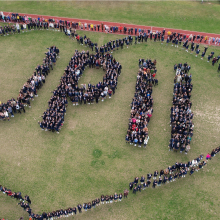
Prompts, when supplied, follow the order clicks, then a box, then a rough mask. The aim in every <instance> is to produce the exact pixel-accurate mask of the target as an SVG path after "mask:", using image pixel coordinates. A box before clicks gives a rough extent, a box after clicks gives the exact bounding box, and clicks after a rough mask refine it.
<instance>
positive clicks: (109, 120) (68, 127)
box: [0, 31, 220, 219]
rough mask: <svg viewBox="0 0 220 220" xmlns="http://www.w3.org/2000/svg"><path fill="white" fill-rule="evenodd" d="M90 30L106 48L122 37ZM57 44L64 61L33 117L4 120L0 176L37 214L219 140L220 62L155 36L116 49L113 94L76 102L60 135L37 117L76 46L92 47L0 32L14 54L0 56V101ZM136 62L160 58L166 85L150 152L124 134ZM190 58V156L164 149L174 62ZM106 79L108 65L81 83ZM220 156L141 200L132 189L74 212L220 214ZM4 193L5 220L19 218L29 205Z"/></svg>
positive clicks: (157, 93)
mask: <svg viewBox="0 0 220 220" xmlns="http://www.w3.org/2000/svg"><path fill="white" fill-rule="evenodd" d="M79 33H81V34H82V33H83V32H79ZM83 34H84V33H83ZM86 34H87V35H88V36H89V37H90V38H91V39H92V40H93V42H98V43H99V45H100V44H102V43H104V42H107V40H109V39H115V38H117V37H119V36H117V35H106V34H97V33H88V32H86ZM50 45H56V46H58V47H59V48H60V56H61V58H60V59H58V61H57V65H56V67H55V70H54V71H52V72H51V73H50V74H49V76H48V77H47V79H46V80H47V81H46V84H45V86H44V87H43V88H42V89H41V90H40V91H39V97H38V98H35V100H34V102H32V108H31V109H28V110H27V112H26V114H22V115H21V116H17V115H16V116H15V118H14V119H12V120H11V121H10V122H7V121H6V122H3V121H1V132H0V142H1V154H0V167H1V173H0V182H1V184H2V185H5V186H6V187H8V188H11V189H12V190H14V191H21V192H22V194H23V195H25V194H28V195H29V196H30V198H31V200H32V203H33V205H32V209H33V211H34V212H37V213H40V212H43V211H52V210H55V209H59V208H66V207H69V206H75V205H77V204H78V203H83V202H89V201H91V200H92V199H94V198H96V197H99V196H100V195H101V194H113V193H114V192H118V193H119V192H122V191H123V190H124V189H125V188H127V187H128V183H129V182H130V181H132V180H133V178H134V177H135V176H141V175H143V174H144V175H145V176H146V174H147V173H148V172H153V171H154V170H155V169H158V170H159V169H161V168H166V167H167V166H168V165H171V164H173V163H175V162H176V161H188V160H190V159H193V158H194V157H196V156H197V155H198V154H200V153H207V152H210V151H211V150H212V148H214V147H217V146H218V144H219V142H220V137H219V128H220V127H219V122H220V121H219V120H220V118H219V110H220V108H219V103H218V102H217V100H218V99H219V94H220V89H219V88H220V79H219V75H218V74H217V72H216V70H217V67H216V66H215V67H214V68H213V67H212V66H211V64H210V63H207V62H206V61H205V60H204V61H202V60H201V59H199V58H196V57H195V56H193V55H190V54H188V53H186V52H185V51H183V50H182V49H181V48H178V49H177V48H173V47H171V46H165V45H161V44H160V43H154V42H149V43H147V44H146V43H143V44H140V45H133V46H131V47H129V49H127V48H124V49H123V50H119V51H118V52H116V53H114V54H113V55H114V57H115V58H116V60H117V61H119V62H121V64H122V66H123V69H122V74H121V76H120V77H119V82H118V89H117V91H116V94H115V95H114V97H113V98H112V99H110V100H106V101H105V102H104V103H99V104H98V105H92V106H88V105H82V106H74V107H73V106H72V105H71V104H70V105H69V106H68V108H67V115H66V118H65V123H64V126H63V128H62V130H61V132H60V134H59V135H58V134H54V133H52V132H44V131H41V129H40V128H39V125H38V124H37V121H38V120H40V119H41V118H40V116H41V115H42V113H43V112H44V111H45V109H46V108H47V102H48V100H49V99H50V96H51V93H50V91H52V90H53V89H54V88H56V86H57V85H58V82H59V79H60V77H61V75H62V74H63V70H64V69H65V67H66V66H67V65H68V62H69V60H70V58H71V56H72V55H73V53H74V51H75V49H78V50H82V49H84V50H85V47H83V46H79V45H78V44H76V42H75V41H72V40H70V39H69V38H68V37H66V36H64V34H63V33H58V32H51V31H34V32H31V33H24V34H21V35H15V36H9V37H2V38H1V42H0V48H1V49H2V51H11V52H10V54H11V56H10V55H8V53H1V54H0V66H1V70H0V76H1V86H0V94H1V97H0V100H1V101H6V100H7V99H9V98H11V96H14V97H16V96H17V94H18V91H19V89H20V88H21V87H22V85H23V83H24V82H25V80H26V79H27V78H28V77H29V76H30V75H31V74H32V72H33V70H34V68H35V66H36V65H37V64H39V63H41V61H42V59H43V57H44V52H45V50H46V48H47V47H48V46H50ZM211 50H215V52H216V53H220V50H219V48H214V49H213V48H212V49H209V52H210V51H211ZM139 58H152V59H154V58H155V59H157V69H158V74H157V76H158V79H159V85H158V86H157V87H155V88H154V90H153V98H154V113H153V117H152V120H151V121H150V124H149V132H150V133H149V134H150V141H149V145H148V147H147V149H146V150H145V149H140V148H136V147H133V146H130V145H126V144H125V140H124V137H125V134H126V130H127V126H128V118H129V115H130V107H129V104H130V102H131V99H132V97H133V93H134V88H135V83H136V73H137V71H138V59H139ZM185 61H187V62H188V63H190V64H191V66H192V71H191V72H192V75H193V84H194V88H193V91H192V103H193V107H192V108H193V111H194V114H195V119H194V124H195V132H194V136H193V141H192V145H191V148H192V150H191V151H190V153H189V154H188V155H182V154H180V153H178V154H174V153H170V152H168V148H167V146H168V142H169V137H170V126H169V111H170V110H169V109H170V106H171V100H172V90H173V78H174V73H173V65H174V63H179V62H185ZM101 79H102V72H101V70H96V69H94V70H88V69H87V70H86V71H85V73H84V76H83V77H82V78H81V79H80V83H88V81H91V82H94V83H95V82H98V81H99V80H101ZM5 84H7V85H5ZM219 162H220V159H219V156H217V157H216V158H214V160H213V161H211V162H209V164H208V166H207V167H206V168H204V170H203V171H201V172H199V173H198V174H197V173H196V174H195V175H194V176H192V177H186V178H184V179H181V180H179V181H177V182H175V183H172V184H169V185H166V186H162V187H160V188H157V189H155V190H153V189H147V190H146V191H144V192H142V193H138V194H137V195H136V196H134V195H132V194H131V193H130V194H129V198H128V199H127V200H126V201H123V202H121V203H117V204H111V205H105V206H102V207H101V208H100V207H97V208H96V209H95V210H92V211H91V212H90V213H88V212H87V213H82V214H81V215H77V219H146V218H156V219H187V218H192V219H215V218H217V216H219V214H220V211H219V208H218V205H219V204H218V198H219V196H220V191H219V190H218V182H219V181H220V177H219V176H220V171H219V169H218V168H217V167H218V164H219ZM5 197H6V196H5V195H2V194H1V195H0V206H1V207H3V209H2V208H1V209H0V217H5V218H8V219H16V218H18V217H20V215H21V211H22V210H21V211H19V210H20V209H19V207H18V208H17V206H16V201H13V200H11V201H10V199H9V198H7V199H6V198H5ZM8 204H10V205H8ZM13 204H14V207H15V208H13ZM11 209H12V210H11ZM10 210H11V212H10ZM13 210H18V212H16V211H13ZM23 213H24V215H25V212H23Z"/></svg>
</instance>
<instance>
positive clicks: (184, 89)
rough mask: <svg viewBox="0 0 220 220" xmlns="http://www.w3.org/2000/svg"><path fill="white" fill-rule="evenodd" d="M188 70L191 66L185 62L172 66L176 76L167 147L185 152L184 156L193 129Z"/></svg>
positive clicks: (187, 149) (188, 148)
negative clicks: (169, 137)
mask: <svg viewBox="0 0 220 220" xmlns="http://www.w3.org/2000/svg"><path fill="white" fill-rule="evenodd" d="M190 69H191V66H190V65H189V64H187V62H186V63H184V64H182V63H179V64H178V65H177V64H175V65H174V71H175V72H176V75H175V77H174V89H173V101H172V104H173V105H172V107H171V113H170V126H171V139H170V143H169V146H168V147H169V150H170V151H171V150H173V151H174V152H177V151H178V150H180V153H182V152H185V154H187V152H188V151H189V150H190V142H191V139H192V136H193V128H194V124H193V122H192V120H193V112H192V110H191V108H192V102H191V101H190V97H191V93H192V89H193V85H192V83H191V81H192V74H190V73H189V71H190Z"/></svg>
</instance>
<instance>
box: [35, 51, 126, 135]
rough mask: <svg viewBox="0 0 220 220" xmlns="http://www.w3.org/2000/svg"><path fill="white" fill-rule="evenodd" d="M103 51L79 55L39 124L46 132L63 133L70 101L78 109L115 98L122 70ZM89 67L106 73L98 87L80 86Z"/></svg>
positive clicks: (72, 60) (55, 92)
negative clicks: (82, 77)
mask: <svg viewBox="0 0 220 220" xmlns="http://www.w3.org/2000/svg"><path fill="white" fill-rule="evenodd" d="M100 50H101V48H100ZM100 50H99V49H97V51H96V53H95V54H90V53H89V51H87V52H85V51H82V52H79V51H78V50H76V51H75V53H74V55H73V56H72V58H71V60H70V62H69V65H68V66H67V68H66V69H65V71H64V74H63V76H62V77H61V80H60V84H59V85H58V87H57V89H55V90H54V91H53V96H52V97H51V99H50V101H49V102H48V103H49V108H48V109H47V110H46V111H45V112H44V114H43V116H42V117H43V120H42V121H41V122H39V124H40V127H41V128H42V130H45V131H48V130H49V131H56V132H57V133H59V131H60V129H61V127H62V125H63V123H64V116H65V114H66V107H67V105H68V101H67V97H69V98H70V101H71V102H72V104H73V106H75V105H76V106H77V105H79V104H82V103H84V104H94V103H98V102H99V100H100V99H101V101H104V100H105V98H106V97H107V96H108V97H109V98H111V97H112V95H114V94H115V90H116V89H117V83H118V77H119V76H120V73H121V69H122V66H121V64H120V63H119V62H116V60H115V59H114V58H113V56H112V55H111V54H110V53H106V54H104V52H103V51H102V52H100ZM87 66H89V68H93V67H96V68H99V67H101V68H102V69H103V71H105V74H104V76H103V80H102V81H100V82H98V83H97V84H96V85H95V84H93V85H92V84H91V83H89V84H88V87H86V85H85V84H82V85H79V84H78V81H79V79H80V76H81V75H82V74H83V72H84V70H85V68H86V67H87Z"/></svg>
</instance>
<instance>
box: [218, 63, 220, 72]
mask: <svg viewBox="0 0 220 220" xmlns="http://www.w3.org/2000/svg"><path fill="white" fill-rule="evenodd" d="M219 72H220V63H219V65H218V73H219Z"/></svg>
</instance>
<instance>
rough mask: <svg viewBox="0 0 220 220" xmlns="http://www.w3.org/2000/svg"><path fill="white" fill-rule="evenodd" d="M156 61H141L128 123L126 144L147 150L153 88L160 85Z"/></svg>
mask: <svg viewBox="0 0 220 220" xmlns="http://www.w3.org/2000/svg"><path fill="white" fill-rule="evenodd" d="M156 63H157V61H156V60H151V59H146V60H145V59H139V71H138V74H137V82H136V86H135V94H134V98H133V99H132V102H131V115H130V118H129V123H128V130H127V135H126V137H125V141H126V143H130V144H131V145H134V146H137V145H138V147H141V146H142V145H143V146H144V147H145V148H146V146H147V143H148V140H149V135H148V127H147V126H148V123H149V122H150V118H151V116H152V113H153V96H152V87H153V86H155V85H158V79H156V78H155V76H156V73H157V68H156Z"/></svg>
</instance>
